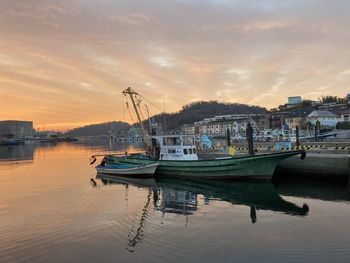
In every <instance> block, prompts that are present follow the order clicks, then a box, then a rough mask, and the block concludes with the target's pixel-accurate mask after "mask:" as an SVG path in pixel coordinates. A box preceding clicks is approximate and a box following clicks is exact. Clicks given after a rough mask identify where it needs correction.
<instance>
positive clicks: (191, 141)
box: [182, 136, 194, 145]
mask: <svg viewBox="0 0 350 263" xmlns="http://www.w3.org/2000/svg"><path fill="white" fill-rule="evenodd" d="M182 143H183V145H194V137H192V136H183V137H182Z"/></svg>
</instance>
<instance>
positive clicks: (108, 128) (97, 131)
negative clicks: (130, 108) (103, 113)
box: [65, 121, 131, 137]
mask: <svg viewBox="0 0 350 263" xmlns="http://www.w3.org/2000/svg"><path fill="white" fill-rule="evenodd" d="M130 127H131V126H130V125H129V124H128V123H125V122H121V121H113V122H105V123H100V124H91V125H88V126H84V127H80V128H75V129H73V130H70V131H68V132H66V133H65V135H66V136H70V137H79V136H101V135H108V134H110V133H112V134H120V135H123V134H125V133H126V131H128V130H129V128H130Z"/></svg>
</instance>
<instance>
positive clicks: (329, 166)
mask: <svg viewBox="0 0 350 263" xmlns="http://www.w3.org/2000/svg"><path fill="white" fill-rule="evenodd" d="M349 167H350V158H349V155H348V154H334V153H329V154H328V153H307V154H306V158H305V159H304V160H301V159H300V157H299V156H292V157H290V158H288V159H285V160H283V161H282V162H280V163H279V165H278V167H277V169H276V174H277V176H283V175H286V176H295V177H296V178H297V177H320V178H334V179H342V178H343V179H347V178H348V177H349V169H350V168H349Z"/></svg>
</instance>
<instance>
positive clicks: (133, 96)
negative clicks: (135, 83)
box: [123, 87, 151, 146]
mask: <svg viewBox="0 0 350 263" xmlns="http://www.w3.org/2000/svg"><path fill="white" fill-rule="evenodd" d="M123 95H124V96H129V98H130V100H131V103H132V106H133V108H134V111H135V113H136V117H137V120H138V122H139V125H140V129H141V133H142V135H143V137H144V140H145V143H146V145H147V146H150V145H151V137H150V135H149V134H148V132H147V131H146V129H145V126H144V125H143V121H142V119H141V115H140V112H139V110H140V103H141V95H140V94H138V93H137V92H136V91H134V90H133V89H132V88H131V87H128V88H127V89H126V90H123ZM147 112H148V109H147Z"/></svg>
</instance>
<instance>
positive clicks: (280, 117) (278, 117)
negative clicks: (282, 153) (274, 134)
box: [270, 111, 290, 130]
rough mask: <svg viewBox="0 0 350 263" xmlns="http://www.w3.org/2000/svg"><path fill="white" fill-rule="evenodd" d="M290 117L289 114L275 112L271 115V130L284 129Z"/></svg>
mask: <svg viewBox="0 0 350 263" xmlns="http://www.w3.org/2000/svg"><path fill="white" fill-rule="evenodd" d="M288 115H290V113H289V112H281V111H279V112H273V113H271V115H270V128H271V129H273V130H275V129H282V128H283V127H284V126H285V124H286V118H287V117H288Z"/></svg>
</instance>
